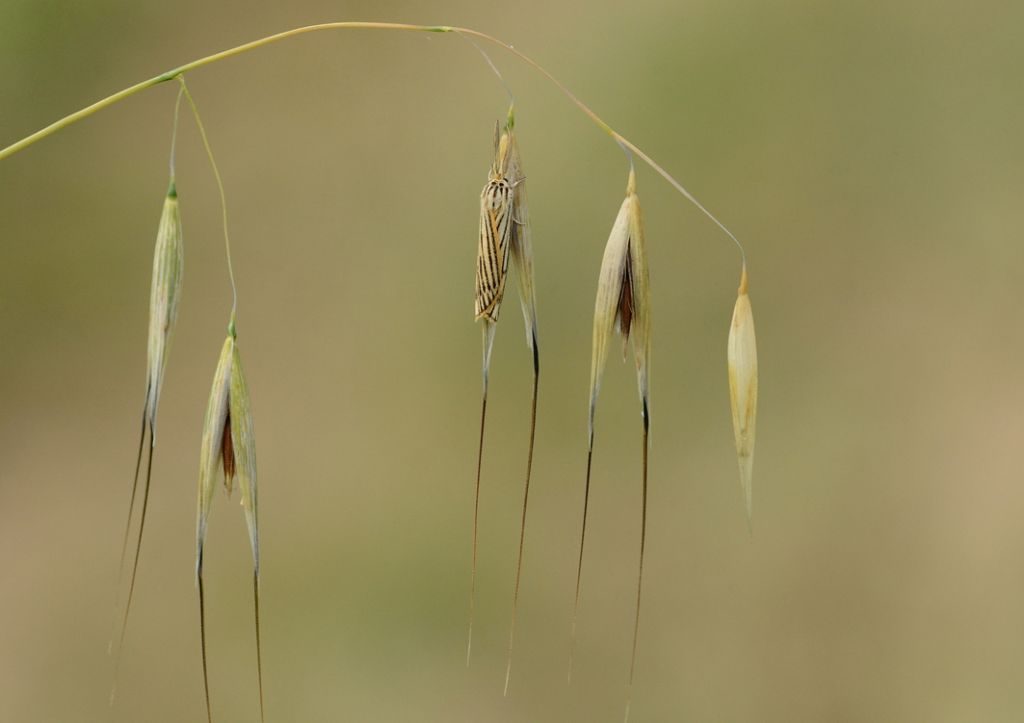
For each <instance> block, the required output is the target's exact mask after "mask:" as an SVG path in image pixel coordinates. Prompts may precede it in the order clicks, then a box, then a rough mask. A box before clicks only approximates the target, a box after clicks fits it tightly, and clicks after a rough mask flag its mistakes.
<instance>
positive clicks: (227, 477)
mask: <svg viewBox="0 0 1024 723" xmlns="http://www.w3.org/2000/svg"><path fill="white" fill-rule="evenodd" d="M230 328H231V331H230V333H229V334H228V337H227V339H225V340H224V346H223V347H222V348H221V353H220V358H219V359H218V361H217V369H216V371H215V372H214V375H213V386H212V388H211V389H210V399H209V402H208V403H207V406H206V418H205V420H204V423H203V437H202V445H201V449H200V455H199V500H198V509H197V514H196V581H197V584H198V586H199V606H200V607H199V614H200V634H201V638H202V650H203V681H204V685H205V686H206V705H207V713H208V715H209V710H210V700H209V699H210V694H209V682H208V679H207V671H206V623H205V610H204V600H203V547H204V545H205V543H206V532H207V521H208V519H209V516H210V508H211V506H212V504H213V495H214V492H215V490H216V487H217V482H218V479H220V478H221V475H222V474H223V477H222V479H223V482H224V488H225V490H226V491H227V493H228V495H230V494H231V491H232V487H233V482H234V480H235V478H236V477H237V479H238V486H239V488H240V489H241V496H242V499H241V502H242V507H243V509H244V510H245V520H246V524H247V525H248V528H249V543H250V545H251V546H252V556H253V595H254V602H255V607H256V654H257V668H258V671H259V677H260V712H261V717H262V710H263V683H262V677H263V675H262V662H261V655H260V637H259V636H260V632H259V571H260V548H259V525H258V519H257V498H256V438H255V434H254V432H253V422H252V412H251V409H250V401H249V391H248V388H247V387H246V383H245V375H244V374H243V372H242V362H241V357H240V356H239V353H238V344H237V342H236V340H235V334H234V322H233V321H232V324H231V327H230Z"/></svg>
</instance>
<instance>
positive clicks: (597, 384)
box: [590, 169, 651, 425]
mask: <svg viewBox="0 0 1024 723" xmlns="http://www.w3.org/2000/svg"><path fill="white" fill-rule="evenodd" d="M615 331H618V332H619V333H620V334H621V335H622V337H623V342H627V341H628V340H629V338H630V335H631V334H632V338H633V354H634V358H635V362H636V370H637V383H638V386H639V390H640V398H641V400H642V401H643V403H644V411H645V415H646V410H647V401H648V373H649V363H650V351H651V317H650V281H649V273H648V270H647V253H646V248H645V239H644V225H643V218H642V215H641V212H640V199H639V197H638V196H637V194H636V174H635V172H634V171H633V170H632V169H631V170H630V172H629V182H628V184H627V186H626V198H625V200H624V201H623V202H622V205H621V206H620V207H619V213H618V215H617V216H616V218H615V223H614V225H613V226H612V230H611V234H609V236H608V243H607V244H606V245H605V249H604V258H603V259H602V261H601V273H600V276H599V277H598V284H597V298H596V300H595V302H594V339H593V348H592V354H591V364H590V413H591V425H592V424H593V414H594V407H595V405H596V403H597V395H598V392H599V391H600V389H601V377H602V375H603V373H604V366H605V362H606V361H607V358H608V344H609V342H610V341H611V337H612V334H613V333H614V332H615Z"/></svg>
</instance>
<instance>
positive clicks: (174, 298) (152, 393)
mask: <svg viewBox="0 0 1024 723" xmlns="http://www.w3.org/2000/svg"><path fill="white" fill-rule="evenodd" d="M183 273H184V249H183V243H182V234H181V215H180V212H179V209H178V192H177V188H176V186H175V183H174V180H173V179H172V180H171V182H170V187H169V188H168V190H167V195H166V197H165V198H164V206H163V211H162V212H161V214H160V225H159V227H158V229H157V234H156V247H155V248H154V250H153V280H152V283H151V285H150V294H149V344H148V347H147V353H146V397H145V402H144V405H143V409H142V429H141V432H140V434H139V450H138V453H137V455H136V460H135V476H134V479H133V481H132V493H131V499H130V502H129V504H128V521H127V523H126V524H125V531H124V539H123V541H122V543H121V563H120V566H119V567H120V573H119V577H121V576H123V575H124V570H125V561H126V558H127V551H128V536H129V532H130V530H131V523H132V517H133V516H134V513H135V500H136V496H137V494H136V493H137V492H138V486H139V472H140V471H141V469H142V451H143V448H144V446H145V440H146V431H147V428H148V430H149V451H148V459H147V462H146V478H145V482H144V484H143V488H142V506H141V510H140V513H139V531H138V538H137V540H136V543H135V555H134V559H133V561H132V567H131V576H130V578H129V583H128V594H127V598H126V600H125V606H124V613H123V616H122V621H121V633H120V636H119V638H118V651H120V649H121V646H122V645H123V643H124V634H125V630H126V629H127V625H128V614H129V612H130V611H131V605H132V596H133V594H134V592H135V577H136V573H137V572H138V565H139V552H140V550H141V549H142V533H143V530H144V529H145V525H146V508H147V506H148V503H149V483H150V479H151V477H152V471H153V449H154V447H155V446H156V418H157V408H158V406H159V402H160V390H161V388H162V386H163V381H164V372H165V370H166V368H167V359H168V356H169V354H170V349H171V336H172V333H173V331H174V324H175V321H176V320H177V318H178V301H179V299H180V298H181V282H182V276H183ZM120 588H121V584H120V582H119V583H118V589H120ZM112 647H113V639H111V648H112ZM115 679H116V674H115Z"/></svg>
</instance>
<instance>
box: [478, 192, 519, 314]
mask: <svg viewBox="0 0 1024 723" xmlns="http://www.w3.org/2000/svg"><path fill="white" fill-rule="evenodd" d="M513 223H514V221H513V219H512V186H511V185H510V184H509V183H508V181H506V180H505V179H503V178H497V179H494V178H492V179H491V180H490V181H489V182H488V183H487V185H486V186H485V187H484V190H483V193H481V194H480V245H479V247H478V249H477V259H476V318H477V319H481V318H483V319H488V320H489V321H492V322H496V321H497V320H498V310H499V307H500V306H501V297H502V295H503V294H504V292H505V278H506V276H507V272H508V257H509V249H510V248H511V245H512V228H513Z"/></svg>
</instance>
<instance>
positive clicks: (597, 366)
mask: <svg viewBox="0 0 1024 723" xmlns="http://www.w3.org/2000/svg"><path fill="white" fill-rule="evenodd" d="M650 306H651V303H650V281H649V274H648V265H647V253H646V242H645V236H644V225H643V217H642V214H641V212H640V199H639V197H638V196H637V193H636V173H635V172H634V171H633V169H630V172H629V181H628V183H627V185H626V198H625V200H624V201H623V202H622V205H621V206H620V207H619V213H618V215H617V216H616V218H615V223H614V225H613V226H612V231H611V234H609V236H608V243H607V244H606V246H605V251H604V258H603V260H602V262H601V273H600V276H599V279H598V287H597V298H596V300H595V302H594V339H593V348H592V355H591V367H590V414H589V424H588V435H587V436H588V440H587V472H586V478H585V483H584V491H583V521H582V526H581V530H580V553H579V560H578V564H577V568H576V595H575V598H574V602H573V617H572V634H571V635H572V639H571V642H570V653H569V678H570V680H571V678H572V664H573V654H574V649H575V640H576V620H577V616H578V613H579V604H580V590H581V585H580V583H581V581H582V574H583V549H584V542H585V540H586V529H587V507H588V504H589V498H590V476H591V467H592V461H593V453H594V415H595V410H596V407H597V397H598V393H599V392H600V389H601V377H602V375H603V373H604V367H605V362H606V361H607V357H608V344H609V343H610V341H611V337H612V335H613V333H614V332H615V331H618V332H619V334H621V335H622V338H623V344H624V347H623V351H624V352H625V344H626V343H627V342H628V340H629V339H630V338H632V341H633V358H634V363H635V365H636V373H637V385H638V388H639V392H640V402H641V419H642V422H643V448H642V455H641V463H642V464H641V508H640V509H641V512H640V562H639V569H638V574H637V600H636V616H635V620H634V628H633V653H632V657H631V662H630V672H629V686H630V689H631V688H632V684H633V673H634V670H635V663H636V649H637V639H638V634H639V629H640V594H641V590H642V587H643V566H644V547H645V542H646V537H647V448H648V443H647V442H648V432H649V429H650V403H649V401H650V397H649V391H648V375H649V367H650V355H651V316H650ZM627 717H628V702H627Z"/></svg>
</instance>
